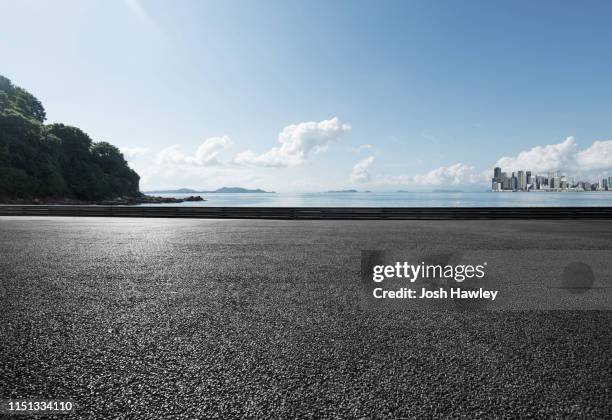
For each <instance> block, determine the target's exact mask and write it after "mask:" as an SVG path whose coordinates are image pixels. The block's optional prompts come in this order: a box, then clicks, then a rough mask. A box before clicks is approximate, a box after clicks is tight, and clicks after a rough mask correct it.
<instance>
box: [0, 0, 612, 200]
mask: <svg viewBox="0 0 612 420" xmlns="http://www.w3.org/2000/svg"><path fill="white" fill-rule="evenodd" d="M0 15H2V16H3V19H2V21H3V24H2V25H1V26H0V50H1V55H0V56H1V57H2V66H1V70H0V73H1V74H3V75H5V76H7V77H9V78H10V79H11V80H12V81H13V82H14V83H15V84H17V85H19V86H22V87H24V88H26V89H28V90H29V91H31V92H32V93H34V94H35V95H36V96H37V97H38V98H39V99H41V100H42V101H43V104H44V105H45V107H46V109H47V115H48V120H49V122H64V123H67V124H71V125H76V126H78V127H80V128H82V129H83V130H84V131H86V132H87V133H88V134H89V135H90V136H91V137H92V138H93V139H94V140H96V141H100V140H105V141H109V142H111V143H113V144H115V145H117V146H119V147H121V148H122V150H124V151H125V154H126V157H128V160H129V162H130V165H131V166H132V167H134V168H135V169H136V170H137V171H138V172H139V173H140V174H141V176H142V182H141V186H142V187H143V188H144V189H151V188H166V187H195V188H200V187H201V188H217V187H221V186H224V185H240V186H247V187H262V188H267V189H274V190H277V191H293V190H298V191H320V190H326V189H338V188H358V189H375V190H395V189H400V188H401V189H414V190H420V189H432V188H441V187H445V186H448V185H453V186H462V187H465V188H475V189H478V188H482V186H486V185H487V184H488V182H487V180H486V177H487V176H490V175H489V172H491V170H492V167H493V166H494V165H495V164H496V163H498V162H502V163H503V164H504V166H505V167H504V169H508V170H513V169H518V168H523V167H524V169H530V170H533V171H536V172H538V171H547V170H551V169H555V170H559V171H561V172H564V173H567V174H568V175H577V176H582V177H585V178H593V177H597V176H600V175H602V174H609V173H610V172H611V171H612V140H610V139H612V100H611V98H612V76H611V74H612V48H611V45H612V25H610V20H611V19H612V2H610V1H588V2H576V1H561V0H557V1H537V2H534V1H507V2H503V1H494V2H491V1H450V0H449V1H397V2H394V1H382V2H374V1H369V2H364V1H350V2H349V1H264V0H261V1H173V2H169V1H154V0H151V1H145V0H125V1H124V0H116V1H112V0H110V1H109V0H104V1H63V0H56V1H53V2H43V1H27V0H19V1H17V0H14V1H7V0H0ZM483 173H484V174H483Z"/></svg>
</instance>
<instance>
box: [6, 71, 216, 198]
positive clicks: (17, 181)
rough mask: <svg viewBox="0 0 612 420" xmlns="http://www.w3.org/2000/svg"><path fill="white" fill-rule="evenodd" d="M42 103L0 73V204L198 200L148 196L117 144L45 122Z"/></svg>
mask: <svg viewBox="0 0 612 420" xmlns="http://www.w3.org/2000/svg"><path fill="white" fill-rule="evenodd" d="M46 118H47V115H46V111H45V108H44V107H43V105H42V103H41V102H40V101H39V100H38V99H37V98H36V97H35V96H34V95H32V94H31V93H29V92H28V91H26V90H25V89H22V88H20V87H18V86H15V85H13V84H12V83H11V81H10V80H9V79H7V78H6V77H4V76H0V203H9V204H142V203H177V202H182V201H203V200H204V199H203V198H202V197H187V198H182V199H175V198H166V197H150V196H146V195H144V194H143V193H141V192H140V188H139V183H140V176H139V175H138V174H137V173H136V172H135V171H134V170H133V169H132V168H130V167H129V166H128V164H127V162H126V160H125V158H124V157H123V154H122V153H121V152H120V151H119V149H118V148H117V147H115V146H113V145H112V144H110V143H107V142H105V141H101V142H94V141H93V140H92V139H91V138H90V137H89V136H88V135H87V134H86V133H85V132H83V131H82V130H81V129H79V128H77V127H72V126H69V125H64V124H60V123H56V124H45V123H44V122H45V120H46Z"/></svg>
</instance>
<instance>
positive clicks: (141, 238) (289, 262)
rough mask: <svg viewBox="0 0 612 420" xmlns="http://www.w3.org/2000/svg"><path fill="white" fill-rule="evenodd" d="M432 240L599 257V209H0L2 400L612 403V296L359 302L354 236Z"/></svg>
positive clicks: (125, 411) (445, 410)
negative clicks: (199, 214)
mask: <svg viewBox="0 0 612 420" xmlns="http://www.w3.org/2000/svg"><path fill="white" fill-rule="evenodd" d="M441 244H443V245H444V246H445V247H447V248H449V249H452V248H456V249H468V248H469V249H472V250H488V249H492V248H493V249H508V250H522V251H524V250H532V251H533V253H534V258H537V252H538V251H539V250H542V249H550V248H551V247H554V248H555V249H558V250H565V251H567V252H572V251H573V250H582V251H585V250H588V251H592V252H593V253H599V255H601V253H602V252H606V251H610V250H611V249H612V223H611V222H603V221H431V222H428V221H393V222H391V221H360V222H353V221H340V222H338V221H310V222H306V221H300V222H297V221H253V220H236V221H231V220H230V221H227V220H225V221H215V220H167V219H155V220H148V219H103V218H91V219H90V218H24V217H22V218H19V217H15V218H11V217H0V279H1V281H2V282H1V283H0V304H1V306H0V328H1V330H0V332H1V337H2V339H1V340H0V398H9V397H10V398H24V397H39V398H44V399H50V398H57V399H66V398H72V399H73V400H74V401H75V404H76V405H77V408H76V413H75V416H76V417H81V418H88V417H89V418H102V417H113V418H162V417H184V418H203V417H206V418H211V417H219V418H230V417H273V418H278V417H290V418H291V417H314V418H321V417H338V416H340V417H408V418H414V417H428V418H430V417H444V418H448V417H464V418H475V417H486V418H494V417H499V418H518V417H529V416H531V417H538V418H542V417H556V418H560V417H570V418H571V417H575V418H584V417H587V418H605V417H609V416H610V413H612V401H611V396H610V388H611V387H610V385H611V378H612V363H611V350H612V340H611V339H610V338H611V333H610V326H611V321H612V316H611V312H610V311H605V310H599V311H533V310H531V311H512V312H508V311H453V310H440V311H438V310H436V311H433V310H432V311H422V310H421V311H398V310H379V309H372V308H371V307H368V306H367V305H366V306H364V305H363V304H362V296H361V290H362V286H361V279H360V251H361V250H363V249H394V250H397V249H403V248H406V249H408V248H411V247H415V246H418V247H420V249H431V250H433V251H432V252H434V251H435V250H436V249H437V247H440V246H441ZM519 265H520V264H519Z"/></svg>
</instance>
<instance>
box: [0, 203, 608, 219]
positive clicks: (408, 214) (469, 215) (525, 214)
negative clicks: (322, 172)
mask: <svg viewBox="0 0 612 420" xmlns="http://www.w3.org/2000/svg"><path fill="white" fill-rule="evenodd" d="M0 216H71V217H75V216H76V217H167V218H196V219H280V220H440V219H466V220H469V219H612V207H174V206H75V205H0Z"/></svg>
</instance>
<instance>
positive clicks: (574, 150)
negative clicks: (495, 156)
mask: <svg viewBox="0 0 612 420" xmlns="http://www.w3.org/2000/svg"><path fill="white" fill-rule="evenodd" d="M496 166H499V167H500V168H502V170H504V171H518V170H531V171H535V172H546V171H561V172H568V173H593V172H595V171H607V170H610V169H612V140H606V141H596V142H594V143H593V144H592V145H591V146H590V147H588V148H586V149H584V150H579V148H578V145H577V144H576V141H575V139H574V137H567V138H566V139H565V140H564V141H563V142H561V143H558V144H551V145H547V146H536V147H534V148H532V149H530V150H526V151H523V152H520V153H519V154H518V155H517V156H514V157H502V158H501V159H499V160H498V161H497V165H496Z"/></svg>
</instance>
